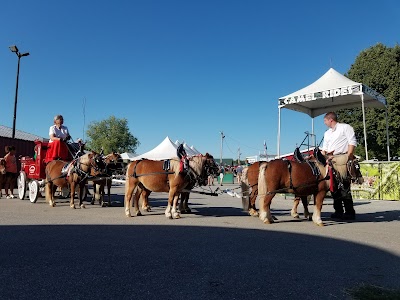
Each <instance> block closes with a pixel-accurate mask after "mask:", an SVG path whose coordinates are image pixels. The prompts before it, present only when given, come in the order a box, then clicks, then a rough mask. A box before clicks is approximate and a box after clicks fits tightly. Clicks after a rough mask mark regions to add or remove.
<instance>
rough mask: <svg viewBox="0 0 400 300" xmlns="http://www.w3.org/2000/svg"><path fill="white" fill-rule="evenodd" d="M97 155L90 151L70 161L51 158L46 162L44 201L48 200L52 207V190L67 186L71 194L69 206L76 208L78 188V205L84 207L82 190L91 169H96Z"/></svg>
mask: <svg viewBox="0 0 400 300" xmlns="http://www.w3.org/2000/svg"><path fill="white" fill-rule="evenodd" d="M97 156H98V154H97V153H96V152H93V151H92V152H89V153H86V154H84V155H82V156H80V157H78V158H76V159H74V160H73V161H72V162H65V161H62V160H52V161H50V162H48V163H47V165H46V169H45V174H46V178H45V194H46V201H48V202H49V205H50V206H53V207H54V206H55V205H56V204H55V201H54V192H55V190H56V188H57V187H61V188H63V187H69V188H70V195H71V200H70V207H71V208H74V209H75V208H76V207H75V203H74V199H75V190H76V189H77V188H78V189H79V193H78V199H79V207H80V208H85V205H84V204H83V199H84V195H83V192H84V190H85V185H86V183H87V181H88V179H89V178H90V174H91V170H92V169H98V167H97V163H96V158H97ZM65 166H67V168H66V172H64V171H63V168H64V167H65Z"/></svg>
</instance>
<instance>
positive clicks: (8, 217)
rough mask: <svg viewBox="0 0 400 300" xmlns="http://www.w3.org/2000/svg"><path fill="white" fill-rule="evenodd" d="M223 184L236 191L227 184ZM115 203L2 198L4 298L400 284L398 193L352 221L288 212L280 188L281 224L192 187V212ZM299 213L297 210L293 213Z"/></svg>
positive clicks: (361, 205)
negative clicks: (176, 215)
mask: <svg viewBox="0 0 400 300" xmlns="http://www.w3.org/2000/svg"><path fill="white" fill-rule="evenodd" d="M223 188H231V189H233V188H236V186H235V185H230V186H229V185H228V186H226V185H225V186H224V187H223ZM112 193H113V197H112V199H113V207H105V208H102V207H100V206H98V205H94V206H92V205H90V204H87V208H86V209H76V210H73V209H71V208H69V204H68V201H65V200H59V201H58V204H57V206H56V207H54V208H52V207H50V206H49V205H47V204H46V203H45V202H44V199H39V200H38V202H37V203H35V204H31V203H30V202H29V201H28V200H23V201H21V200H17V199H4V198H3V199H0V225H1V226H0V249H1V250H0V268H1V272H0V282H1V284H0V297H1V299H110V298H111V299H295V298H296V299H298V298H300V299H346V298H348V296H347V294H346V291H345V290H346V288H349V287H353V286H356V285H359V284H362V283H367V284H375V285H378V286H384V287H390V288H400V279H399V278H400V238H399V237H400V234H399V225H400V222H399V221H400V201H365V200H356V201H355V205H356V211H357V220H356V221H353V222H336V221H332V220H330V219H329V215H330V213H331V212H332V211H333V210H332V200H331V199H326V201H325V206H324V208H323V214H322V219H323V221H324V222H325V224H326V226H325V227H318V226H315V225H314V224H313V223H312V222H309V221H306V220H295V219H293V218H292V217H290V215H289V212H290V208H291V205H292V199H291V198H287V199H285V198H284V197H282V196H278V197H276V198H275V199H274V200H273V203H272V208H273V213H274V216H275V217H277V222H276V223H275V224H272V225H265V224H263V223H262V222H261V221H260V220H259V219H258V218H254V217H250V216H247V215H246V214H245V213H244V212H243V211H242V209H241V200H240V199H238V198H236V197H230V196H229V195H227V194H222V195H219V196H218V197H211V196H206V195H200V194H192V195H191V200H190V203H191V208H192V209H193V214H190V215H182V218H181V219H178V220H169V219H166V218H165V215H164V210H165V208H166V202H167V200H166V198H167V194H162V193H160V194H158V193H154V194H152V196H151V204H152V206H153V210H152V212H149V213H147V212H146V213H144V216H141V217H132V218H126V217H125V216H124V209H123V187H122V186H116V187H113V191H112ZM301 211H302V210H301Z"/></svg>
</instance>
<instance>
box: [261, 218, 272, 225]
mask: <svg viewBox="0 0 400 300" xmlns="http://www.w3.org/2000/svg"><path fill="white" fill-rule="evenodd" d="M263 222H264V224H272V223H274V220H268V219H265V220H264V221H263Z"/></svg>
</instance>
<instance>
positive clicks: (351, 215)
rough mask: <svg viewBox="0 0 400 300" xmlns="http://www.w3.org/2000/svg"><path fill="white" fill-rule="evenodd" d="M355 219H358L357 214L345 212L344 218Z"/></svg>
mask: <svg viewBox="0 0 400 300" xmlns="http://www.w3.org/2000/svg"><path fill="white" fill-rule="evenodd" d="M355 219H356V214H349V213H344V214H343V220H355Z"/></svg>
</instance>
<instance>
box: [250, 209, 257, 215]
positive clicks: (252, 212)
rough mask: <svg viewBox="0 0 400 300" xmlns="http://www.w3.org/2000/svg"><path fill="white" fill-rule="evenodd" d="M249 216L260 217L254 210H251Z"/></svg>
mask: <svg viewBox="0 0 400 300" xmlns="http://www.w3.org/2000/svg"><path fill="white" fill-rule="evenodd" d="M249 215H250V216H252V217H258V212H257V211H256V210H254V209H250V210H249Z"/></svg>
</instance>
